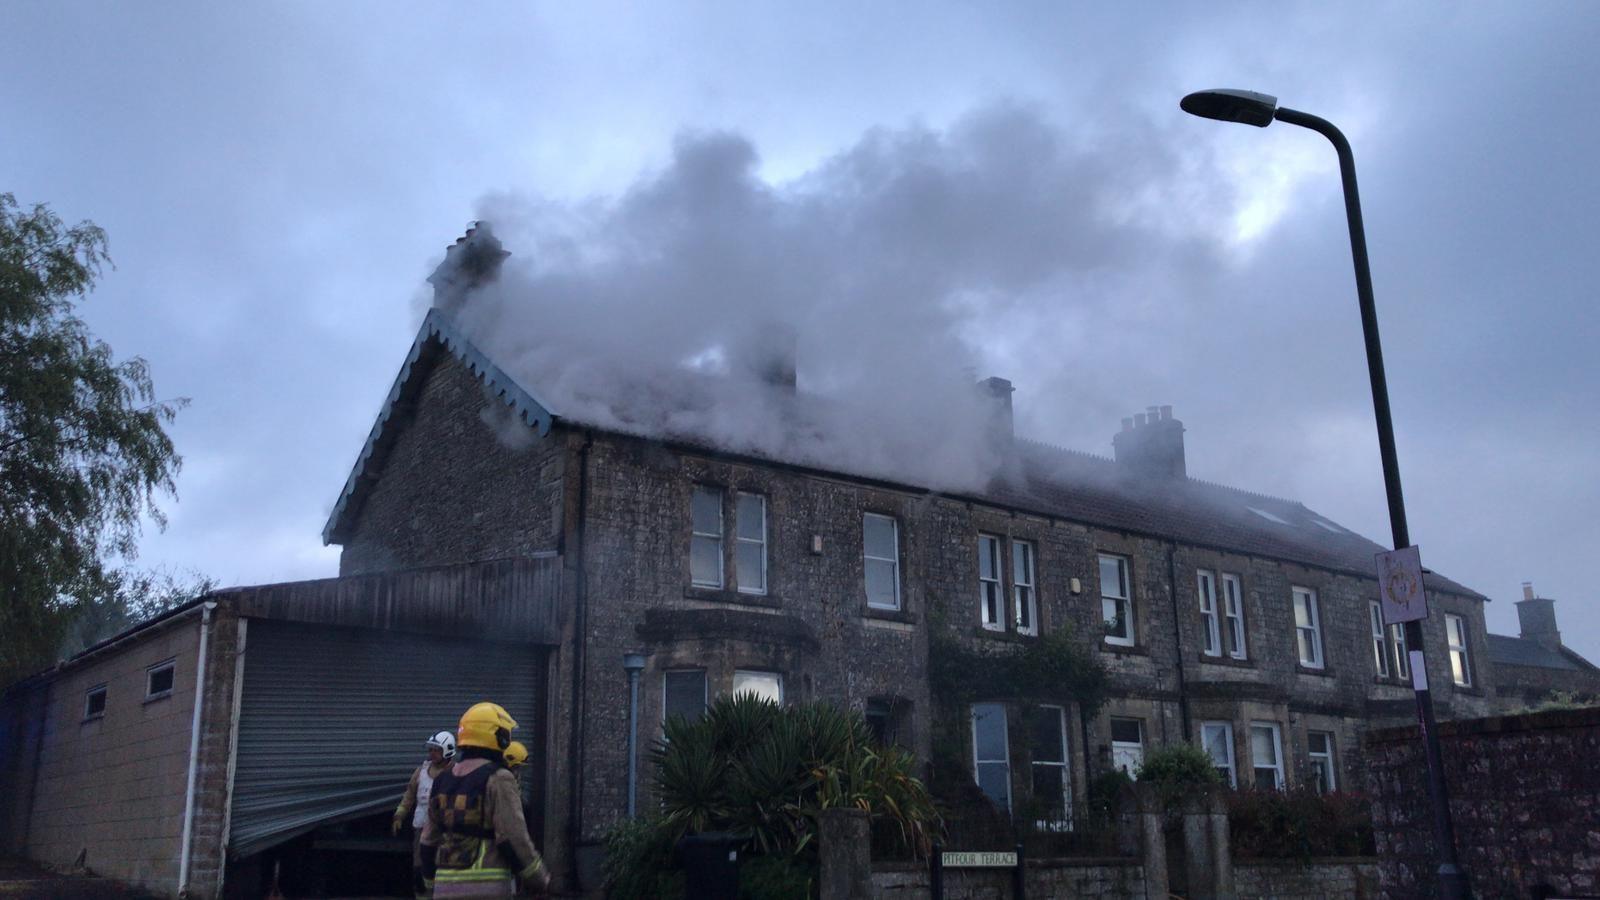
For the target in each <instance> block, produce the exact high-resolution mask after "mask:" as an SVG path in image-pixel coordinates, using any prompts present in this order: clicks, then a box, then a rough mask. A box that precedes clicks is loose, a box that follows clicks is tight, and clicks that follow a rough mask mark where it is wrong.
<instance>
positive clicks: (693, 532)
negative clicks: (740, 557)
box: [689, 484, 728, 590]
mask: <svg viewBox="0 0 1600 900" xmlns="http://www.w3.org/2000/svg"><path fill="white" fill-rule="evenodd" d="M701 494H704V495H706V496H709V497H713V498H715V499H716V501H717V530H716V531H715V532H711V531H700V530H699V529H698V528H697V527H696V522H695V520H694V518H695V516H694V501H695V497H697V496H699V495H701ZM722 494H723V491H722V489H721V488H714V487H711V486H710V485H705V484H697V485H695V486H694V491H693V493H691V494H690V496H689V583H690V584H691V585H693V586H694V587H699V588H712V589H715V590H721V589H722V586H723V585H724V584H725V583H726V582H727V573H726V572H724V571H723V570H724V569H725V568H726V567H727V561H726V560H724V559H723V547H722V536H723V534H724V533H725V532H726V531H727V530H728V522H727V517H728V512H727V510H726V509H724V508H723V505H724V504H723V497H722ZM706 540H711V541H715V542H716V545H717V577H716V580H715V581H705V580H702V579H700V578H697V577H696V576H695V573H694V544H695V542H696V541H706Z"/></svg>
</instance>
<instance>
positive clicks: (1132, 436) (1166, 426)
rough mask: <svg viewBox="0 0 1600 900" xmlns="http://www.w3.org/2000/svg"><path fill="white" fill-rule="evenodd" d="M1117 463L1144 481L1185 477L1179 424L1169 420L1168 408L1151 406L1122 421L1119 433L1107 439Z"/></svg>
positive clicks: (1180, 426) (1181, 431)
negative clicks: (1109, 439)
mask: <svg viewBox="0 0 1600 900" xmlns="http://www.w3.org/2000/svg"><path fill="white" fill-rule="evenodd" d="M1111 447H1112V450H1113V451H1114V453H1115V455H1116V459H1117V462H1119V463H1121V464H1122V465H1124V466H1127V468H1128V470H1129V471H1130V472H1132V473H1134V474H1136V475H1139V476H1141V477H1145V478H1160V479H1170V478H1186V477H1188V470H1187V468H1186V466H1185V464H1184V460H1183V423H1182V422H1180V421H1178V420H1177V419H1174V418H1173V417H1172V407H1170V406H1151V407H1148V408H1147V410H1146V411H1145V412H1142V413H1134V414H1133V418H1132V421H1131V423H1130V421H1129V420H1128V419H1123V420H1122V430H1121V431H1119V432H1117V434H1116V435H1114V436H1113V437H1112V439H1111Z"/></svg>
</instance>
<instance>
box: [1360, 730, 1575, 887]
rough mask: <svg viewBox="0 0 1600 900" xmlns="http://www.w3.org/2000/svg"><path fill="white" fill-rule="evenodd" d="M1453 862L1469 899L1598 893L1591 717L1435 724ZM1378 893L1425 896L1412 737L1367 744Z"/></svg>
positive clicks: (1423, 811)
mask: <svg viewBox="0 0 1600 900" xmlns="http://www.w3.org/2000/svg"><path fill="white" fill-rule="evenodd" d="M1439 740H1440V744H1441V749H1442V751H1443V755H1444V766H1445V773H1444V774H1445V780H1446V784H1447V786H1448V789H1449V791H1450V809H1451V813H1452V815H1453V817H1454V822H1455V829H1456V844H1457V851H1458V854H1459V856H1460V862H1461V865H1462V868H1463V869H1464V870H1465V871H1466V874H1467V877H1468V879H1469V881H1470V883H1471V886H1472V890H1473V894H1474V895H1475V896H1478V897H1535V896H1546V895H1547V894H1546V893H1540V891H1541V890H1545V891H1548V892H1549V893H1553V894H1561V895H1592V894H1595V893H1597V890H1600V768H1597V767H1596V766H1595V760H1596V759H1600V708H1595V709H1583V710H1560V711H1553V712H1544V713H1530V714H1525V715H1516V716H1504V717H1493V718H1485V719H1477V720H1471V721H1457V722H1447V723H1442V724H1441V725H1440V726H1439ZM1366 743H1367V754H1368V760H1369V770H1368V786H1369V790H1370V792H1371V794H1372V800H1373V828H1374V831H1375V835H1376V839H1377V848H1378V856H1379V858H1380V859H1381V861H1382V869H1381V878H1382V885H1383V890H1384V891H1385V893H1386V894H1388V895H1390V896H1418V895H1424V894H1427V893H1430V892H1431V890H1432V881H1433V873H1434V871H1435V869H1436V867H1437V862H1436V860H1435V858H1434V842H1433V830H1432V826H1431V822H1432V819H1431V814H1430V807H1429V804H1428V794H1427V784H1426V768H1425V765H1426V763H1425V759H1424V756H1423V748H1422V743H1421V738H1420V737H1419V735H1418V732H1417V729H1416V728H1415V727H1406V728H1393V729H1384V730H1381V731H1375V732H1372V733H1370V734H1368V735H1367V739H1366Z"/></svg>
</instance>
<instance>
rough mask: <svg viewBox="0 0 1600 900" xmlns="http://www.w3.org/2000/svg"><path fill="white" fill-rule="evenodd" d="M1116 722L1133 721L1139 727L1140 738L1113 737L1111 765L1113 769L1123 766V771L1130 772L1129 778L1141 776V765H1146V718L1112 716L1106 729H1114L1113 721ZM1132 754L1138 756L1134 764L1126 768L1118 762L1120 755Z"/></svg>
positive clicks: (1124, 756)
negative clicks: (1123, 738)
mask: <svg viewBox="0 0 1600 900" xmlns="http://www.w3.org/2000/svg"><path fill="white" fill-rule="evenodd" d="M1116 722H1132V723H1133V724H1134V725H1136V726H1137V727H1138V729H1139V740H1138V741H1137V742H1134V741H1119V740H1117V739H1115V738H1112V740H1111V767H1112V768H1113V769H1118V768H1121V769H1123V771H1125V772H1127V773H1128V777H1129V778H1135V779H1137V778H1138V777H1139V766H1142V765H1144V720H1143V719H1138V718H1134V717H1133V716H1112V717H1110V719H1109V720H1108V721H1107V727H1106V730H1107V731H1108V732H1111V731H1112V729H1113V723H1116ZM1130 755H1131V756H1137V760H1136V761H1135V762H1134V764H1133V765H1131V766H1127V767H1126V768H1124V767H1123V766H1121V765H1120V764H1119V763H1118V757H1123V758H1126V757H1128V756H1130Z"/></svg>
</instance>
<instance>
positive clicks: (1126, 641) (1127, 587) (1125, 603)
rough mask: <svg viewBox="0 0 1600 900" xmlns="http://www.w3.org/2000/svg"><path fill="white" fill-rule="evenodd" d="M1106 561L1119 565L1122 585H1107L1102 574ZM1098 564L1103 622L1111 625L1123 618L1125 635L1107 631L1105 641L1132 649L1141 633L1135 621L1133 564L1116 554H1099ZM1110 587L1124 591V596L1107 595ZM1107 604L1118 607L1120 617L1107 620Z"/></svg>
mask: <svg viewBox="0 0 1600 900" xmlns="http://www.w3.org/2000/svg"><path fill="white" fill-rule="evenodd" d="M1106 560H1113V561H1115V563H1116V565H1117V575H1118V578H1119V580H1120V581H1121V584H1119V585H1107V584H1106V583H1105V578H1103V577H1101V575H1100V572H1101V571H1103V570H1104V568H1105V561H1106ZM1096 564H1097V566H1098V568H1097V569H1096V570H1095V578H1096V580H1098V581H1099V582H1100V618H1101V621H1102V622H1103V623H1107V624H1109V623H1110V622H1113V621H1115V620H1116V618H1118V617H1120V618H1122V620H1123V632H1124V633H1123V634H1120V635H1119V634H1113V633H1112V632H1111V631H1109V630H1107V631H1106V632H1105V641H1106V643H1108V644H1115V645H1116V646H1118V647H1132V646H1133V645H1134V643H1135V636H1136V635H1137V634H1138V633H1139V632H1138V630H1137V629H1136V628H1135V627H1134V619H1133V564H1132V563H1131V562H1130V561H1129V559H1128V558H1127V557H1126V556H1118V555H1116V554H1114V553H1100V554H1097V559H1096ZM1108 587H1113V588H1117V589H1120V590H1121V591H1122V596H1118V595H1116V594H1113V593H1107V588H1108ZM1107 603H1110V604H1112V605H1113V607H1116V608H1117V609H1118V612H1119V614H1120V616H1118V617H1113V618H1111V619H1107V618H1106V617H1105V611H1106V604H1107Z"/></svg>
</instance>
